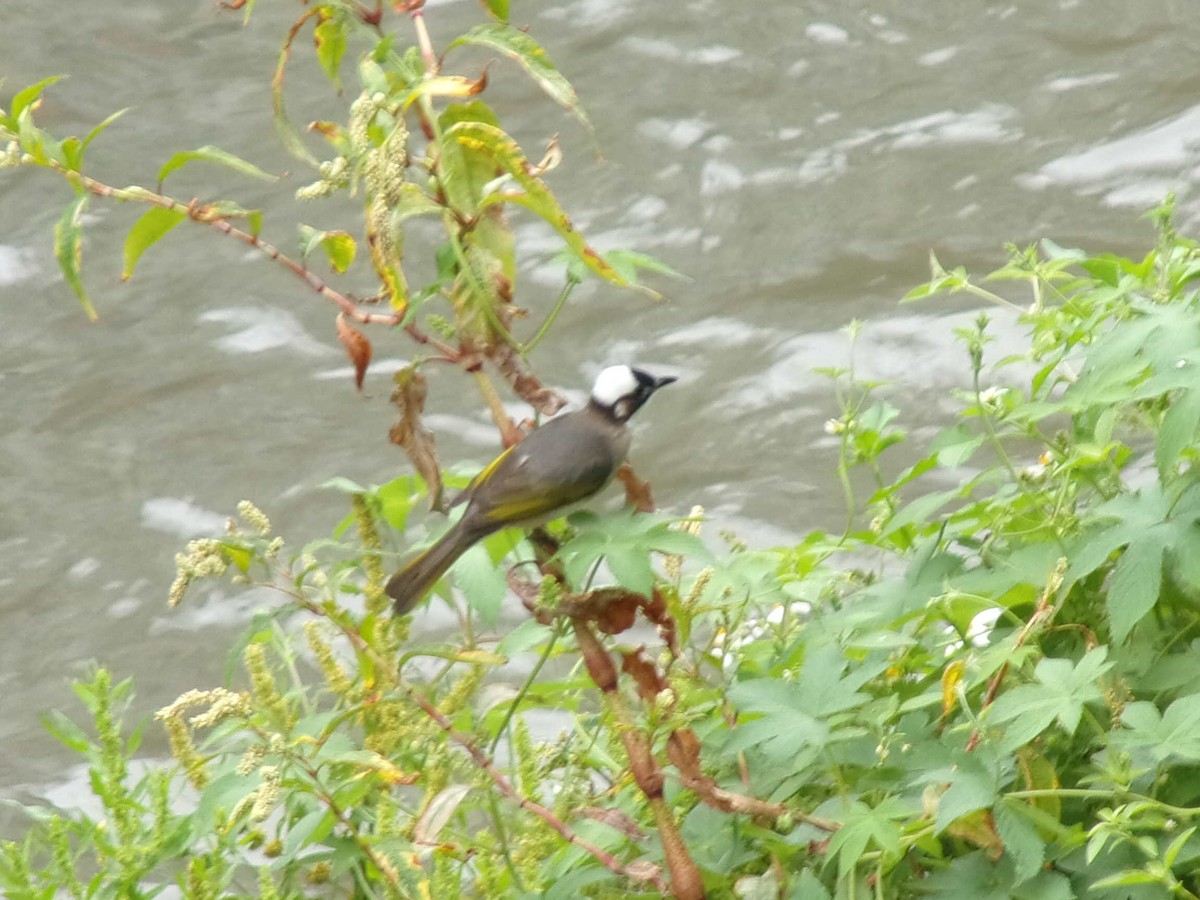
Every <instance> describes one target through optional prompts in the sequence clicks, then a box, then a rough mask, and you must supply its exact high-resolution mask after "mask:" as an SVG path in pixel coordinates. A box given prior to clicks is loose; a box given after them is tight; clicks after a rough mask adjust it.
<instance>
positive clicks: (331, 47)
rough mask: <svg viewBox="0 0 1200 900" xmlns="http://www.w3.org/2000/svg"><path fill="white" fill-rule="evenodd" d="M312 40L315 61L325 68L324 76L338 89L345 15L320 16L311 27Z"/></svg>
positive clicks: (344, 33) (340, 81)
mask: <svg viewBox="0 0 1200 900" xmlns="http://www.w3.org/2000/svg"><path fill="white" fill-rule="evenodd" d="M313 42H314V43H315V44H316V47H317V61H318V62H319V63H320V64H321V68H322V69H324V70H325V77H326V78H328V79H329V80H330V81H331V82H333V84H334V85H335V86H336V87H338V88H339V89H340V88H341V84H342V79H341V76H340V74H339V72H338V70H339V69H340V68H341V65H342V57H343V56H345V55H346V20H345V17H343V16H330V17H329V18H322V20H321V21H320V22H319V23H318V24H317V27H316V28H315V29H313Z"/></svg>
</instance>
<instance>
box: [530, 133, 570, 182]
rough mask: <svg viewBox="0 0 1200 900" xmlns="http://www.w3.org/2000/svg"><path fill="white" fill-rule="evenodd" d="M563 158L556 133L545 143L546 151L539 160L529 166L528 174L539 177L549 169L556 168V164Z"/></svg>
mask: <svg viewBox="0 0 1200 900" xmlns="http://www.w3.org/2000/svg"><path fill="white" fill-rule="evenodd" d="M562 160H563V152H562V148H561V147H559V146H558V135H557V134H556V135H555V136H554V137H552V138H550V143H549V144H547V145H546V152H545V153H544V154H543V155H542V159H541V162H539V163H538V164H537V165H536V166H530V167H529V169H528V171H529V174H530V175H532V176H533V177H534V178H540V177H542V176H543V175H545V174H546V173H547V172H549V171H550V170H551V169H555V168H558V164H559V163H560V162H562Z"/></svg>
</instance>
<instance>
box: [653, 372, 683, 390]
mask: <svg viewBox="0 0 1200 900" xmlns="http://www.w3.org/2000/svg"><path fill="white" fill-rule="evenodd" d="M678 380H679V379H678V378H676V377H675V376H674V375H662V376H660V377H657V378H655V379H654V390H656V391H657V390H658V389H659V388H660V387H666V386H667V385H668V384H671V383H673V382H676V381H678Z"/></svg>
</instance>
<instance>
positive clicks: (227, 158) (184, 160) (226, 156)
mask: <svg viewBox="0 0 1200 900" xmlns="http://www.w3.org/2000/svg"><path fill="white" fill-rule="evenodd" d="M197 160H199V161H201V162H210V163H216V164H217V165H221V166H226V167H227V168H230V169H233V170H234V171H235V172H241V173H242V174H243V175H249V176H251V177H253V178H261V179H263V180H264V181H275V180H276V178H275V176H274V175H272V174H271V173H270V172H265V171H263V170H262V169H260V168H259V167H258V166H256V165H254V163H252V162H247V161H246V160H244V159H242V158H241V157H240V156H235V155H234V154H232V153H230V152H229V151H227V150H222V149H221V148H220V147H213V146H211V145H208V146H204V147H200V148H199V149H197V150H182V151H180V152H179V153H176V154H175V155H174V156H172V157H171V158H170V159H168V160H167V161H166V162H165V163H164V164H163V167H162V168H161V169H159V170H158V181H159V183H160V184H161V183H162V182H163V181H164V180H165V179H166V177H167V176H168V175H170V174H171V173H172V172H174V171H176V170H177V169H181V168H183V167H184V166H186V165H187V164H188V163H190V162H195V161H197Z"/></svg>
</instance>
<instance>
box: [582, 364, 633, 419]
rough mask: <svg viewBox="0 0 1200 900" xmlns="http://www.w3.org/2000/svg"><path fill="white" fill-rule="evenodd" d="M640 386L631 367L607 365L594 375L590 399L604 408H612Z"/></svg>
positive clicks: (631, 394)
mask: <svg viewBox="0 0 1200 900" xmlns="http://www.w3.org/2000/svg"><path fill="white" fill-rule="evenodd" d="M640 387H641V382H639V381H638V378H637V376H636V375H634V374H633V369H631V368H629V366H609V367H608V368H607V369H605V370H604V371H602V372H601V373H600V374H599V375H597V376H596V382H595V383H594V384H593V385H592V401H593V402H594V403H596V404H597V405H598V406H603V407H604V408H605V409H612V408H613V407H615V406H616V405H617V404H618V403H619V402H620V401H621V400H622V399H623V398H625V397H630V396H633V395H634V394H636V393H637V392H638V389H639V388H640Z"/></svg>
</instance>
